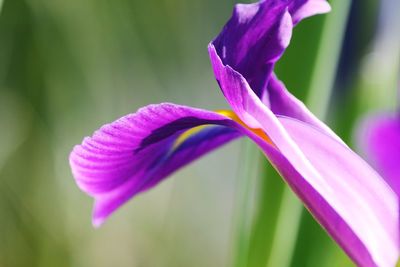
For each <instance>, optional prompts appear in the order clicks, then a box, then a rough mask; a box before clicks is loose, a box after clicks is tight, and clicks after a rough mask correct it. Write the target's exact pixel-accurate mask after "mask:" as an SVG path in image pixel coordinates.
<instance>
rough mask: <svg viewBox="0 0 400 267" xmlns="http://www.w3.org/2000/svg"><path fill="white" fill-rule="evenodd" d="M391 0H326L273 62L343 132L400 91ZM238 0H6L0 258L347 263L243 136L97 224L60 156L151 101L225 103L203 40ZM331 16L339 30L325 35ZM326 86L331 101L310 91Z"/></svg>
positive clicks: (86, 262) (7, 265)
mask: <svg viewBox="0 0 400 267" xmlns="http://www.w3.org/2000/svg"><path fill="white" fill-rule="evenodd" d="M396 1H397V0H391V1H390V0H386V1H377V0H376V1H374V0H367V1H361V0H359V1H353V2H351V4H350V2H348V4H345V5H343V0H336V1H330V2H331V3H332V5H333V7H334V9H333V12H332V13H331V14H329V15H324V16H318V17H314V18H312V19H309V20H307V21H305V22H303V23H301V24H300V25H299V26H298V27H297V28H296V29H295V32H294V36H293V40H292V44H291V46H290V48H289V49H288V51H287V53H286V54H285V56H284V58H283V59H282V61H281V62H280V63H279V65H278V67H277V73H278V75H279V76H280V78H281V79H282V80H284V81H285V83H286V85H287V86H288V88H289V90H291V91H292V92H293V93H294V94H295V95H296V96H298V97H299V98H300V99H302V100H304V101H305V102H306V103H310V105H311V107H310V108H311V109H312V110H314V111H315V112H316V113H317V114H318V115H319V116H320V117H321V118H323V119H324V120H325V121H327V122H328V124H329V125H330V126H332V127H333V128H334V129H335V130H336V131H338V133H339V134H340V135H341V136H342V137H343V138H344V139H345V140H346V141H348V142H350V143H351V141H352V129H353V125H354V124H355V123H356V121H357V119H358V118H360V117H362V116H363V115H364V114H366V112H367V111H369V112H372V111H374V110H381V109H390V108H391V107H393V106H394V104H395V100H394V99H395V98H393V97H390V96H393V94H394V93H395V89H396V85H397V78H396V77H397V74H398V60H399V52H400V51H399V43H400V42H399V35H400V34H399V27H400V23H399V21H398V18H396V13H395V12H393V10H397V11H399V4H396ZM247 2H249V1H247ZM340 2H342V6H340ZM0 3H1V1H0ZM234 3H235V1H231V0H230V1H227V0H218V1H216V0H201V1H200V0H191V1H185V0H147V1H139V0H114V1H111V0H85V1H81V0H69V1H61V0H5V1H4V3H3V7H2V10H1V13H0V267H14V266H15V267H19V266H60V267H62V266H85V267H86V266H89V267H90V266H93V267H94V266H96V267H102V266H104V267H109V266H138V267H139V266H141V267H147V266H150V267H152V266H155V267H158V266H160V267H164V266H169V267H178V266H192V267H196V266H199V267H200V266H210V267H211V266H215V267H220V266H233V265H236V266H271V267H275V266H293V267H295V266H352V264H351V263H350V262H349V260H348V259H347V257H346V256H345V255H344V254H343V252H341V250H340V249H339V248H338V247H337V246H336V245H335V244H334V243H333V242H332V241H331V240H330V238H329V237H328V236H327V235H326V234H325V232H324V231H323V230H322V229H321V228H320V227H319V225H318V224H317V223H315V222H314V221H313V219H312V217H311V216H310V215H308V213H307V212H304V211H302V210H301V206H299V207H300V210H299V209H298V208H296V205H300V204H298V203H296V202H295V204H294V205H295V206H294V207H295V212H294V213H293V214H292V213H290V212H289V213H288V212H286V213H288V214H286V215H282V211H288V210H286V209H283V208H284V207H285V206H284V204H282V203H284V199H285V195H286V194H287V193H285V192H286V191H285V190H286V189H285V186H284V184H283V182H282V181H281V180H280V178H279V177H278V176H277V175H276V174H275V173H274V172H273V171H272V170H270V168H269V167H268V163H267V162H266V161H265V160H264V159H262V158H261V157H259V156H258V152H257V151H256V149H255V147H254V146H253V145H251V144H250V145H249V144H248V143H246V142H243V141H242V142H235V143H232V144H229V145H228V146H225V147H224V148H222V149H220V150H218V151H216V152H214V153H212V154H210V155H207V156H206V157H204V158H202V159H201V160H199V161H197V162H196V163H195V164H192V165H190V166H189V167H187V168H184V169H183V170H181V171H179V172H178V173H176V174H174V175H173V177H172V178H171V179H168V180H167V181H165V182H163V183H162V184H161V185H160V186H158V187H157V188H155V189H153V190H151V191H149V192H147V193H145V194H142V195H140V196H138V197H137V198H136V199H134V200H133V201H131V202H129V203H128V204H127V205H125V206H124V207H123V208H122V209H120V210H119V211H118V212H117V213H115V214H114V215H113V216H112V217H111V218H110V219H109V220H108V221H107V222H106V223H105V225H104V226H102V227H101V228H100V229H94V228H93V227H92V225H91V221H90V220H91V218H90V216H91V205H92V200H91V198H89V197H88V196H86V195H85V194H83V193H82V192H80V191H79V189H78V188H77V186H76V185H75V183H74V180H73V177H72V175H71V172H70V169H69V165H68V155H69V152H70V151H71V149H72V147H73V146H74V145H75V144H77V143H80V142H81V140H82V138H83V137H84V136H87V135H90V134H91V133H92V132H93V131H94V130H95V129H97V128H98V127H100V126H101V125H102V124H104V123H106V122H110V121H112V120H114V119H116V118H118V117H121V116H123V115H125V114H127V113H132V112H135V111H136V110H137V109H138V108H139V107H141V106H144V105H146V104H149V103H159V102H165V101H167V102H174V103H179V104H185V105H190V106H195V107H201V108H206V109H211V110H215V109H222V108H227V104H226V103H225V100H224V98H223V96H222V94H221V93H220V91H219V89H218V86H217V83H216V82H215V80H214V77H213V73H212V70H211V66H210V63H209V59H208V54H207V44H208V42H209V41H210V40H211V39H212V38H213V37H215V36H216V35H217V34H218V33H219V31H220V29H221V28H222V26H223V25H224V23H225V22H226V20H227V19H228V18H229V16H230V14H231V11H232V7H233V4H234ZM390 5H392V6H391V8H388V6H389V7H390ZM336 6H337V8H336V9H335V7H336ZM384 6H385V8H383V7H384ZM393 13H394V15H393ZM329 16H334V18H333V19H331V21H330V22H329V23H330V24H329V23H328V20H329ZM388 20H389V21H388ZM326 29H331V30H332V29H333V30H336V31H329V32H328V34H327V35H326V36H324V33H325V32H327V31H326ZM329 33H330V34H329ZM342 37H343V38H342ZM342 40H343V41H342ZM335 49H336V50H337V51H336V50H335ZM329 55H331V56H329ZM321 57H322V58H324V59H326V60H325V61H323V62H322V63H323V64H321V62H318V58H321ZM320 61H321V60H320ZM337 70H338V71H337ZM318 79H319V80H318ZM320 87H323V89H321V92H322V95H323V94H326V103H325V102H324V101H317V102H318V104H313V103H314V102H315V100H313V99H315V98H316V99H319V100H321V98H320V95H319V93H318V92H319V90H316V89H315V88H320ZM313 88H314V89H313ZM313 101H314V102H313ZM321 103H322V106H321ZM351 144H352V143H351ZM249 154H252V155H253V157H251V158H249ZM254 155H255V156H254ZM250 159H251V160H250ZM243 161H246V162H247V163H246V164H247V165H246V166H241V164H239V163H241V162H243ZM244 188H247V189H246V190H245V192H243V190H244ZM289 199H290V196H289ZM243 201H244V202H243ZM292 202H293V201H292ZM243 203H244V204H243ZM292 207H293V205H292ZM289 211H290V210H289ZM278 215H280V216H278ZM282 216H283V217H282ZM285 216H288V217H285ZM291 216H293V220H292V219H291ZM278 218H288V220H286V224H284V225H287V227H286V226H285V227H282V224H281V223H282V220H281V221H279V219H278ZM279 222H280V223H279ZM243 225H246V226H243ZM279 225H280V226H281V227H278V226H279ZM286 231H287V232H286ZM277 236H278V239H277ZM241 237H243V238H241ZM279 237H280V239H279ZM277 240H281V241H282V240H283V241H287V242H283V243H282V242H281V243H282V244H283V250H282V248H275V249H273V248H274V244H277V243H276V242H277ZM277 251H278V252H277ZM277 262H278V263H277Z"/></svg>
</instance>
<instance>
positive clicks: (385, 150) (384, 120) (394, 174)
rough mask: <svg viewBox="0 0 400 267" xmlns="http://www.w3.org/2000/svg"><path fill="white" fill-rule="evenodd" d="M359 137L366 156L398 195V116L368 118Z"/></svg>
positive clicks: (399, 134)
mask: <svg viewBox="0 0 400 267" xmlns="http://www.w3.org/2000/svg"><path fill="white" fill-rule="evenodd" d="M359 137H360V138H359V139H361V140H362V148H363V149H364V150H365V152H366V154H367V156H368V158H370V159H371V161H372V162H373V163H374V165H375V166H376V168H377V170H378V171H380V173H381V174H382V176H383V177H384V178H385V179H386V181H387V182H388V184H389V185H390V186H391V187H392V188H393V190H394V191H395V192H396V193H397V195H399V196H400V117H396V116H395V115H393V116H389V115H387V116H379V117H375V118H370V119H369V120H368V121H366V122H365V124H364V127H362V130H361V131H360V134H359Z"/></svg>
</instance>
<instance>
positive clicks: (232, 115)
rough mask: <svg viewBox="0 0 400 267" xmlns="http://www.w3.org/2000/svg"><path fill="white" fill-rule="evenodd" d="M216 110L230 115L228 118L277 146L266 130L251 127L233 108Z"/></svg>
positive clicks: (224, 114) (227, 115) (226, 115)
mask: <svg viewBox="0 0 400 267" xmlns="http://www.w3.org/2000/svg"><path fill="white" fill-rule="evenodd" d="M216 112H217V113H218V114H221V115H223V116H225V117H228V118H230V119H232V120H233V121H235V122H237V123H239V124H240V125H242V126H243V127H244V128H246V129H247V130H249V131H251V132H253V133H255V134H256V135H257V136H259V137H261V138H262V139H263V140H264V141H266V142H267V143H269V144H270V145H272V146H275V145H274V143H273V142H272V141H271V139H270V138H269V137H268V135H266V134H265V132H264V131H263V130H262V129H260V128H250V127H249V126H248V125H247V124H245V123H244V122H243V121H242V120H241V119H240V118H239V117H238V115H236V113H235V112H233V111H232V110H217V111H216Z"/></svg>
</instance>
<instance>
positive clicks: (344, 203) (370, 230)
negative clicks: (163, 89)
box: [210, 47, 399, 267]
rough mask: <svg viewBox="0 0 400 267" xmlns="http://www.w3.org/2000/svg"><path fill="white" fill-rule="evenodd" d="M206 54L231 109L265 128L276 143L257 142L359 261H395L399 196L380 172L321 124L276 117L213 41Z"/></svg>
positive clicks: (381, 263) (249, 122) (379, 263)
mask: <svg viewBox="0 0 400 267" xmlns="http://www.w3.org/2000/svg"><path fill="white" fill-rule="evenodd" d="M210 54H211V55H212V62H213V66H214V71H215V73H216V77H217V80H218V82H219V84H220V86H221V88H222V90H223V92H224V94H225V96H226V98H227V99H228V101H229V103H230V105H231V106H232V108H233V110H234V111H235V112H237V114H238V116H239V117H240V119H241V120H243V122H244V123H245V124H247V125H251V127H252V128H261V129H262V130H263V131H264V132H265V134H266V135H267V136H268V138H269V139H270V140H271V143H273V144H274V149H271V146H270V145H267V146H265V145H263V144H260V143H258V144H259V145H260V146H261V147H262V148H263V150H264V152H265V154H266V155H267V157H268V158H269V159H270V160H271V161H272V163H273V164H274V165H275V166H276V168H277V169H278V171H279V172H280V173H281V174H282V176H283V177H284V178H285V180H286V181H287V182H288V183H289V184H290V185H291V186H292V187H293V188H294V190H295V191H296V193H297V194H298V195H299V197H300V198H302V199H303V201H304V202H305V203H306V204H307V205H308V207H309V209H310V211H311V212H312V213H313V214H314V216H315V217H316V218H317V219H318V220H319V222H320V223H321V224H322V225H323V226H324V227H325V228H326V229H327V230H328V232H329V233H330V234H331V235H332V236H333V238H335V240H337V241H338V243H339V244H340V245H341V246H342V247H343V249H344V250H345V251H346V252H347V253H348V254H349V256H350V257H352V258H353V259H354V260H355V261H356V262H358V263H360V264H363V265H362V266H388V267H389V266H393V265H390V264H393V262H395V261H396V260H397V258H396V257H397V256H398V251H399V240H398V236H399V232H398V231H399V219H398V211H399V209H398V198H397V196H396V195H395V194H394V193H393V191H392V190H391V189H390V188H389V187H388V186H387V184H386V183H385V182H384V180H383V178H381V177H380V176H379V175H377V174H376V173H375V172H374V171H373V170H372V169H371V168H370V167H369V166H368V165H367V164H366V163H364V162H363V161H362V160H361V158H360V157H358V156H357V155H356V154H354V153H353V152H352V151H351V150H349V148H348V147H347V146H346V145H344V144H343V142H342V141H338V140H337V139H338V137H336V136H332V135H331V134H329V131H330V130H329V131H324V129H323V128H325V127H323V128H321V127H318V126H316V125H315V123H311V124H310V123H309V122H307V120H306V122H301V121H299V120H298V119H299V118H300V119H301V117H298V116H297V114H298V113H294V114H292V115H296V116H297V117H295V118H287V119H283V118H278V117H277V115H276V114H274V113H273V112H272V111H271V110H270V109H269V107H267V106H266V105H265V104H264V103H263V102H262V101H261V99H260V98H258V96H257V95H256V94H255V93H254V91H252V90H251V89H250V86H249V84H248V83H247V81H246V80H245V78H244V77H243V76H242V75H241V74H240V73H238V72H237V71H235V70H233V69H232V68H231V67H230V66H224V65H223V64H222V62H221V61H220V60H219V58H218V57H213V55H215V53H213V49H212V47H211V49H210ZM292 104H294V103H292ZM271 106H272V103H271ZM295 108H296V107H295ZM291 112H293V110H290V109H288V110H286V111H282V113H286V115H290V114H291ZM318 124H323V123H322V122H319V123H318ZM271 150H272V152H271ZM282 161H283V163H282ZM304 184H306V185H309V186H308V187H307V186H301V185H304ZM316 199H319V200H320V201H319V202H318V201H317V202H316ZM369 226H370V227H369ZM385 247H387V249H382V248H385ZM365 255H368V257H365Z"/></svg>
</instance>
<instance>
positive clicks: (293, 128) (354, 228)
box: [278, 118, 400, 267]
mask: <svg viewBox="0 0 400 267" xmlns="http://www.w3.org/2000/svg"><path fill="white" fill-rule="evenodd" d="M279 121H280V123H282V125H283V126H284V127H285V129H286V131H287V132H288V134H289V135H290V138H291V139H292V140H293V141H294V142H295V143H296V144H297V145H298V147H299V149H300V150H301V152H302V153H303V154H304V156H305V157H306V159H307V160H308V161H309V163H310V165H312V167H313V168H314V169H315V171H316V175H307V176H306V175H301V178H300V177H299V176H297V177H296V175H293V176H292V172H291V169H290V168H289V171H286V172H287V174H286V175H285V167H283V168H282V167H281V168H280V169H281V173H282V174H283V176H284V177H285V178H286V180H287V181H288V182H289V184H291V185H292V186H293V187H294V190H295V191H296V192H297V193H298V194H299V195H300V197H301V198H302V199H303V201H304V202H305V203H306V205H307V206H308V207H309V209H310V211H311V212H312V213H313V214H314V215H315V217H316V218H317V219H318V220H319V221H320V223H321V224H322V225H323V226H324V227H325V228H326V229H327V231H328V232H329V233H330V234H331V235H332V237H333V238H334V239H335V240H336V241H337V242H338V243H339V244H340V245H341V246H342V247H343V249H344V250H345V251H346V252H347V253H348V254H349V256H350V257H352V259H353V260H354V261H355V262H356V263H358V264H359V265H360V266H388V267H389V266H395V264H396V262H397V259H398V257H399V251H400V250H399V249H400V242H399V199H398V197H397V195H396V194H395V193H394V192H393V191H392V190H391V188H390V187H389V186H388V185H387V184H386V183H385V181H384V180H383V178H381V177H380V176H379V175H378V174H377V173H376V172H375V171H374V170H373V169H372V168H371V167H369V166H368V164H367V163H365V162H364V161H363V160H362V159H361V158H360V157H359V156H358V155H357V154H355V153H354V152H352V151H351V150H350V149H349V148H348V147H346V146H344V145H343V144H342V143H340V142H337V141H336V140H335V139H333V138H332V137H330V136H329V135H326V134H325V133H323V132H321V131H319V130H318V129H317V128H314V127H312V126H310V125H307V124H305V123H303V122H300V121H297V120H294V119H290V118H279ZM278 169H279V167H278ZM296 171H297V172H298V173H299V174H300V173H302V170H301V169H299V168H297V169H296ZM304 183H307V184H308V185H309V186H308V188H306V187H303V186H304ZM312 191H314V192H312ZM318 199H319V200H320V201H319V200H318ZM327 208H328V209H327ZM366 254H367V255H366Z"/></svg>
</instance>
